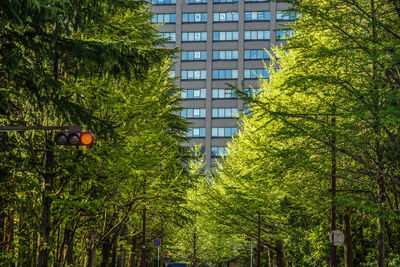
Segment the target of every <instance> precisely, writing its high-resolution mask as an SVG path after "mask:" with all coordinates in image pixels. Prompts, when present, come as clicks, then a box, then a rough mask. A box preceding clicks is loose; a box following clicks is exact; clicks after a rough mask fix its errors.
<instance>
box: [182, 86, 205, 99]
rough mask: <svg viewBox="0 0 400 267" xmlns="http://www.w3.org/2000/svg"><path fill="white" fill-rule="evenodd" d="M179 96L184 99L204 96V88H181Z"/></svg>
mask: <svg viewBox="0 0 400 267" xmlns="http://www.w3.org/2000/svg"><path fill="white" fill-rule="evenodd" d="M181 97H182V98H185V99H199V98H206V88H201V89H186V90H183V91H182V92H181Z"/></svg>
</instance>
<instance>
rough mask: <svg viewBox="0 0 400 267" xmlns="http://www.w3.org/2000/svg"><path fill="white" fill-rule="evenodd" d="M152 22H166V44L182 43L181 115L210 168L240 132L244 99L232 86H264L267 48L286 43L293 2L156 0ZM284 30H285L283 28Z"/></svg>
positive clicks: (177, 70) (178, 67)
mask: <svg viewBox="0 0 400 267" xmlns="http://www.w3.org/2000/svg"><path fill="white" fill-rule="evenodd" d="M152 3H153V12H154V17H153V23H162V24H163V25H162V26H160V27H159V31H160V35H161V36H162V37H165V38H168V40H169V41H168V42H166V44H165V46H166V47H168V48H175V47H179V48H180V49H181V52H180V53H179V55H177V56H176V63H175V65H174V74H175V76H176V77H177V78H178V79H177V83H178V86H179V87H180V88H183V89H184V90H183V92H182V98H183V99H184V101H183V108H184V109H183V110H182V112H181V116H183V117H185V118H187V119H188V121H189V122H190V123H191V125H190V126H189V127H190V130H189V132H188V136H189V137H190V138H191V140H192V142H193V143H195V144H202V146H203V148H204V151H205V158H206V162H207V163H206V168H207V169H208V168H212V167H215V166H216V161H215V160H216V159H217V158H219V157H221V155H224V154H225V153H226V143H227V142H228V141H229V140H231V138H232V136H233V135H235V134H236V133H237V131H238V123H237V122H238V116H239V114H240V113H241V112H242V111H243V110H244V108H245V103H243V100H240V99H239V98H238V97H237V96H236V93H235V91H234V90H233V89H232V88H231V87H230V85H234V86H238V87H239V88H242V86H244V88H251V89H250V90H251V91H257V90H258V88H259V87H260V81H259V76H260V75H262V76H263V77H264V78H268V73H267V71H266V70H265V68H264V64H268V61H269V56H268V53H267V52H266V51H265V49H269V48H270V47H271V46H272V45H276V44H279V42H283V41H284V39H285V38H286V35H287V34H288V32H287V31H286V30H284V29H285V26H284V24H286V23H288V22H289V21H290V20H293V19H294V17H295V15H294V13H293V12H289V11H288V9H289V8H290V4H288V3H284V2H275V1H265V0H152ZM279 29H281V30H279Z"/></svg>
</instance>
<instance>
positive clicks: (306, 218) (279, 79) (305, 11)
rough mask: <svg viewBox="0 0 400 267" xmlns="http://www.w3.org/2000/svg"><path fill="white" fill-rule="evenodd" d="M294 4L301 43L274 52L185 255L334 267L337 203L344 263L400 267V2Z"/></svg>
mask: <svg viewBox="0 0 400 267" xmlns="http://www.w3.org/2000/svg"><path fill="white" fill-rule="evenodd" d="M294 5H295V8H296V9H297V11H298V12H299V14H300V17H299V19H298V21H297V22H296V23H295V24H294V25H293V26H292V29H293V30H294V36H293V37H292V38H291V39H290V40H289V41H288V44H287V45H285V47H283V48H282V49H275V50H274V57H272V56H271V58H274V59H273V60H272V63H271V65H270V66H269V67H268V69H269V71H270V78H269V79H268V81H265V82H264V83H263V86H262V90H261V93H260V95H259V96H258V97H256V98H255V99H253V101H252V107H251V109H252V112H251V115H250V116H248V117H246V116H244V117H243V118H242V124H241V128H242V130H241V132H240V133H239V134H238V136H237V137H236V138H234V139H233V142H232V143H231V144H229V146H228V147H229V154H228V156H227V157H226V158H225V159H224V161H223V164H221V165H220V169H221V170H220V173H219V175H217V176H216V177H215V178H214V179H213V180H212V181H211V182H202V183H200V184H199V186H200V189H198V190H197V191H196V198H197V199H196V200H193V201H192V203H197V204H196V205H194V206H197V207H198V208H197V209H196V210H197V213H196V214H197V215H196V216H195V218H196V223H195V227H189V229H192V231H191V234H192V235H193V237H194V236H197V237H198V238H197V245H196V242H195V241H196V239H195V238H192V239H191V240H193V242H192V243H191V244H192V245H191V246H187V247H193V248H197V258H198V259H200V258H202V257H203V262H208V261H211V259H213V260H214V261H219V262H223V261H229V260H231V261H236V262H240V261H241V260H246V261H248V259H249V258H248V257H249V252H248V250H249V246H248V243H249V242H250V241H253V242H255V243H256V245H255V246H254V247H256V251H257V252H258V253H257V254H258V255H257V260H256V263H257V266H262V265H267V264H269V265H268V266H275V265H273V264H277V266H285V265H286V266H326V265H327V264H328V263H329V259H330V243H329V240H328V236H329V232H330V231H331V229H330V228H331V226H330V221H331V220H330V213H331V207H332V205H333V204H334V205H335V206H336V211H337V224H336V229H340V230H342V231H343V232H344V234H345V237H346V239H345V243H344V245H343V246H340V247H338V251H337V254H338V264H339V266H343V265H344V266H372V265H374V266H376V265H377V266H380V267H381V266H382V267H383V266H399V264H400V258H399V255H400V242H399V241H400V239H399V235H400V227H399V225H400V206H399V205H400V203H399V192H400V176H399V175H400V173H399V170H400V169H399V163H400V158H399V155H400V154H399V151H400V142H399V141H400V123H399V117H400V116H399V115H400V114H399V113H400V102H399V99H400V90H399V89H400V67H399V66H400V58H399V54H400V50H399V49H400V36H399V32H400V9H399V2H398V1H396V0H380V1H376V0H322V1H321V0H318V1H317V0H302V1H296V2H295V3H294ZM332 176H334V177H336V178H337V194H336V197H335V198H332V197H331V192H330V189H331V177H332ZM203 180H204V179H203ZM205 181H207V179H205ZM195 234H196V235H195ZM207 235H208V236H207ZM187 240H189V239H187ZM200 240H203V242H202V243H200ZM209 240H212V242H211V244H210V243H209ZM192 251H195V250H194V249H193V250H192ZM212 251H218V252H219V254H218V255H219V256H218V257H210V255H211V254H212ZM225 252H227V253H225ZM246 265H247V266H248V263H247V264H246Z"/></svg>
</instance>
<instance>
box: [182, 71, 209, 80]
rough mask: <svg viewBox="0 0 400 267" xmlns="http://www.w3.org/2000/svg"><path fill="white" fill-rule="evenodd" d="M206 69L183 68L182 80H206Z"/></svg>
mask: <svg viewBox="0 0 400 267" xmlns="http://www.w3.org/2000/svg"><path fill="white" fill-rule="evenodd" d="M206 74H207V71H206V70H182V71H181V80H205V79H206Z"/></svg>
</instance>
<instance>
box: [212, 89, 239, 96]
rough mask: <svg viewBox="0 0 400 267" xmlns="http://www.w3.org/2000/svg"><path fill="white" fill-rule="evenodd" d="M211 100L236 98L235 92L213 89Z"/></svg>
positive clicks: (232, 90)
mask: <svg viewBox="0 0 400 267" xmlns="http://www.w3.org/2000/svg"><path fill="white" fill-rule="evenodd" d="M212 98H237V94H236V91H235V90H234V89H222V88H221V89H219V88H218V89H213V90H212Z"/></svg>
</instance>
